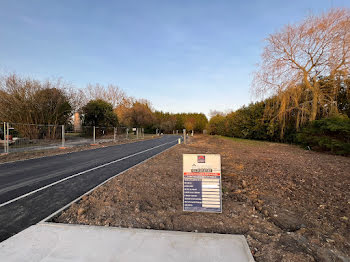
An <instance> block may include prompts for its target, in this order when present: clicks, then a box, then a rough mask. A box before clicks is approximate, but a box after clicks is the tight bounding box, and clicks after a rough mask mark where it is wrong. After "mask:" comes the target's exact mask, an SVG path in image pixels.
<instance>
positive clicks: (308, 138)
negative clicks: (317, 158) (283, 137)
mask: <svg viewBox="0 0 350 262" xmlns="http://www.w3.org/2000/svg"><path fill="white" fill-rule="evenodd" d="M297 140H298V142H299V143H301V144H302V145H304V146H310V147H311V148H312V149H314V150H322V151H331V152H332V153H334V154H340V155H350V119H349V117H347V116H345V115H338V116H334V117H330V118H324V119H320V120H315V121H313V122H311V123H310V124H309V125H307V126H306V127H304V128H303V129H302V130H301V132H300V133H298V135H297Z"/></svg>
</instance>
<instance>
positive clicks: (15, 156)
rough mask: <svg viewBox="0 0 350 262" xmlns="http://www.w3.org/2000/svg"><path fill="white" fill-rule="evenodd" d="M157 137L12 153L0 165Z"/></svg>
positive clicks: (2, 155)
mask: <svg viewBox="0 0 350 262" xmlns="http://www.w3.org/2000/svg"><path fill="white" fill-rule="evenodd" d="M156 138H158V137H156V136H151V135H147V136H145V138H144V139H138V140H137V139H132V140H125V139H122V140H120V141H116V142H105V143H99V144H96V145H88V144H87V145H79V146H74V147H66V148H64V149H60V148H53V149H52V148H51V149H42V150H32V151H25V152H12V153H9V154H0V163H6V162H12V161H19V160H26V159H31V158H39V157H45V156H55V155H61V154H67V153H72V152H79V151H83V150H89V149H95V148H100V147H106V146H114V145H120V144H126V143H133V142H136V141H142V140H148V139H156Z"/></svg>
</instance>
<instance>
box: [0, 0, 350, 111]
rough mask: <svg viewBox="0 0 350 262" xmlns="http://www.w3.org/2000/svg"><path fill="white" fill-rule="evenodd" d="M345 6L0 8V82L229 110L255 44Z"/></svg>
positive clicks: (28, 4) (150, 0) (248, 73)
mask: <svg viewBox="0 0 350 262" xmlns="http://www.w3.org/2000/svg"><path fill="white" fill-rule="evenodd" d="M331 7H350V1H349V0H293V1H292V0H290V1H283V0H250V1H247V0H245V1H243V0H242V1H237V0H228V1H223V0H216V1H213V0H171V1H170V0H158V1H155V0H147V1H145V0H139V1H136V0H128V1H102V0H100V1H97V0H95V1H90V0H60V1H47V0H31V1H29V0H22V1H20V0H0V74H8V73H13V72H15V73H17V74H19V75H21V76H25V77H32V78H36V79H40V80H46V79H56V78H63V79H64V80H65V81H66V82H68V83H70V84H72V85H73V86H74V87H75V88H83V87H85V86H86V85H87V84H89V83H91V84H94V83H99V84H103V85H108V84H114V85H118V86H119V87H120V88H121V89H123V90H124V91H125V92H126V93H127V94H128V95H130V96H134V97H136V98H145V99H148V100H150V101H151V102H152V104H153V106H154V108H155V109H157V110H163V111H167V112H174V113H176V112H202V113H205V114H207V115H209V112H210V110H218V111H229V110H236V109H238V108H239V107H241V106H242V105H244V104H249V103H250V102H252V101H254V100H255V99H256V98H254V97H252V96H251V93H250V85H251V81H252V76H253V72H254V70H256V65H257V63H259V61H260V54H261V53H262V49H263V47H264V45H265V42H264V39H265V38H266V37H267V36H268V35H269V34H272V33H274V32H276V31H277V30H279V29H280V28H281V27H283V26H284V25H286V24H288V23H295V22H298V21H300V20H301V19H303V18H304V17H305V16H307V15H309V14H319V13H322V12H325V11H327V10H329V8H331Z"/></svg>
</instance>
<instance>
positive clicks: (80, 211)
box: [78, 208, 85, 216]
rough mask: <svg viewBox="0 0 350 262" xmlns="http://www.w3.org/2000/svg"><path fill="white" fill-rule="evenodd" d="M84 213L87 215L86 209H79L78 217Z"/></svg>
mask: <svg viewBox="0 0 350 262" xmlns="http://www.w3.org/2000/svg"><path fill="white" fill-rule="evenodd" d="M84 213H85V209H84V208H79V209H78V216H81V215H82V214H84Z"/></svg>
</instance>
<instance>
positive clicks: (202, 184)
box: [183, 154, 222, 213]
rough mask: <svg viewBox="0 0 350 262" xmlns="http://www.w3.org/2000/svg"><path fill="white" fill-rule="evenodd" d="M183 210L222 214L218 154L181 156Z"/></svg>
mask: <svg viewBox="0 0 350 262" xmlns="http://www.w3.org/2000/svg"><path fill="white" fill-rule="evenodd" d="M183 210H184V211H197V212H215V213H221V212H222V197H221V158H220V155H219V154H184V155H183Z"/></svg>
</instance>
